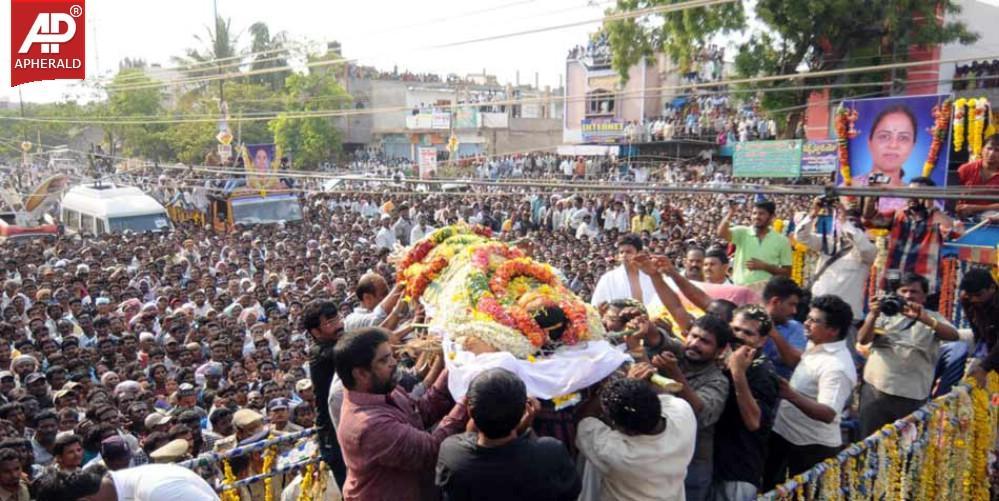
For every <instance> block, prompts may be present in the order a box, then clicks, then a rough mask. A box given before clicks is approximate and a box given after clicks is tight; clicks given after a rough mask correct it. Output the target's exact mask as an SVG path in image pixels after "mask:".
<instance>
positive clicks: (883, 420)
mask: <svg viewBox="0 0 999 501" xmlns="http://www.w3.org/2000/svg"><path fill="white" fill-rule="evenodd" d="M928 289H929V282H928V280H927V279H926V278H925V277H923V276H921V275H917V274H915V273H904V274H903V275H902V278H901V279H900V280H899V281H898V285H897V287H896V289H895V291H894V292H888V293H884V292H883V293H881V294H880V295H878V297H875V298H874V299H872V300H871V303H870V312H869V313H868V314H867V319H866V320H865V321H864V324H863V325H862V326H861V327H860V331H859V332H858V335H857V342H858V343H859V344H861V345H866V344H870V345H871V346H870V356H869V358H868V359H867V364H866V366H865V367H864V384H863V386H862V388H861V390H860V431H861V434H862V435H863V436H865V437H866V436H868V435H870V434H871V433H873V432H875V431H877V430H878V429H880V428H881V427H882V426H884V425H885V424H887V423H891V422H894V421H895V420H896V419H899V418H902V417H904V416H906V415H908V414H911V413H912V412H914V411H915V410H916V409H918V408H919V407H921V406H922V405H923V404H924V403H926V399H927V398H929V395H930V390H931V389H932V387H933V374H934V370H935V368H936V365H937V358H939V356H940V342H941V341H954V340H957V339H958V335H957V329H955V328H954V326H953V325H951V324H950V322H948V321H947V319H945V318H944V317H943V316H942V315H940V314H939V313H937V312H935V311H931V310H929V309H927V308H926V307H925V305H926V296H927V294H928V293H929V290H928Z"/></svg>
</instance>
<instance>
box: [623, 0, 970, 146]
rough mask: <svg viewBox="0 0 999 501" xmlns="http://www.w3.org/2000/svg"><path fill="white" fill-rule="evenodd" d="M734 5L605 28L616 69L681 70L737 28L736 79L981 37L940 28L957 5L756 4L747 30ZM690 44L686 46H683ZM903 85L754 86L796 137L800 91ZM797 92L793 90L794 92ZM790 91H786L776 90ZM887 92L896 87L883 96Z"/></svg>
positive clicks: (881, 58)
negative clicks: (646, 60)
mask: <svg viewBox="0 0 999 501" xmlns="http://www.w3.org/2000/svg"><path fill="white" fill-rule="evenodd" d="M665 3H675V2H673V1H672V0H619V2H618V7H617V10H632V9H634V8H643V7H650V6H655V5H661V4H665ZM737 5H738V4H726V5H724V6H716V7H707V8H698V9H689V11H688V10H685V11H680V12H673V13H667V14H664V15H661V16H658V18H659V22H658V23H656V22H649V23H640V22H639V23H634V22H630V21H617V22H611V23H608V25H607V27H606V29H607V31H608V33H609V37H610V42H611V51H612V53H613V55H614V60H613V63H614V68H615V69H616V70H617V71H619V72H621V73H622V74H626V72H627V68H628V66H630V65H631V64H634V62H637V61H638V60H639V59H638V58H640V57H648V56H649V55H650V54H652V53H655V52H656V51H663V52H665V53H667V54H669V55H670V56H671V57H673V58H674V60H676V61H678V62H680V63H681V66H683V64H684V63H688V64H689V62H690V61H691V55H692V54H693V53H694V52H695V51H699V50H700V49H701V48H703V47H704V45H705V44H706V43H709V42H710V41H712V40H714V39H715V37H716V36H718V35H719V34H721V33H725V32H727V31H731V30H733V29H739V27H737V26H735V23H736V21H738V22H739V23H741V24H742V26H741V31H743V32H746V34H748V35H749V36H748V40H747V41H746V42H745V43H742V44H740V45H739V46H738V53H737V55H736V58H735V70H736V73H737V75H738V76H739V77H758V76H765V75H788V74H795V73H801V72H804V71H825V70H835V69H841V68H850V67H860V66H874V65H879V64H885V63H891V62H904V61H906V60H907V59H908V54H909V50H910V48H911V47H929V46H933V45H937V44H945V43H952V42H960V43H962V44H969V43H973V42H974V41H975V40H977V38H978V35H977V34H975V33H972V32H970V31H969V30H968V28H967V26H965V25H964V24H963V23H961V22H955V21H941V22H939V23H937V22H933V20H936V19H938V16H937V14H938V9H939V10H940V11H941V12H942V13H945V14H947V15H946V16H944V19H949V18H952V17H953V14H956V13H958V12H960V7H959V5H958V3H957V2H956V0H942V1H938V0H894V1H892V2H871V1H869V0H796V1H786V0H757V1H756V2H755V4H753V5H754V12H753V13H754V17H755V19H756V21H757V22H755V23H748V24H747V23H746V22H745V20H744V18H742V17H740V16H737V15H736V14H737V10H738V9H741V6H737ZM684 43H687V46H683V45H682V44H684ZM904 78H905V72H904V71H901V70H896V71H894V72H892V71H883V72H877V71H874V72H865V73H862V74H852V75H838V76H831V77H823V78H804V77H802V78H798V79H788V80H780V81H775V82H768V83H765V82H759V83H753V84H752V87H755V88H763V89H765V92H763V93H762V94H761V101H762V105H763V107H764V109H766V110H768V111H770V112H771V115H773V116H774V117H775V118H776V119H778V123H781V124H782V125H783V127H782V130H783V135H784V136H785V137H789V136H790V135H791V134H793V132H794V130H795V129H796V127H797V125H798V123H799V122H800V121H801V117H802V116H803V113H804V107H805V105H806V103H807V101H808V97H809V95H810V94H811V92H812V91H810V90H807V89H796V88H797V87H801V86H816V85H818V86H821V85H829V84H832V83H844V84H849V83H865V82H879V81H888V80H892V81H895V82H896V83H897V82H898V81H901V80H902V79H904ZM792 88H795V89H792ZM781 89H787V90H781ZM877 90H878V88H877V87H874V88H872V87H870V86H856V87H854V88H845V89H843V90H836V91H834V97H840V96H849V95H856V94H859V93H866V94H870V93H871V92H872V91H877ZM881 90H882V91H883V92H884V93H890V92H891V91H892V90H893V86H886V87H884V88H882V89H881Z"/></svg>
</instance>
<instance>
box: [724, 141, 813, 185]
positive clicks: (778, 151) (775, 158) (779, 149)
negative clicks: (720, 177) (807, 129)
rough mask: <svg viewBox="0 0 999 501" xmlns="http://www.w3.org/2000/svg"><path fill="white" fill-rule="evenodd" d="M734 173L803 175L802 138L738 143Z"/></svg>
mask: <svg viewBox="0 0 999 501" xmlns="http://www.w3.org/2000/svg"><path fill="white" fill-rule="evenodd" d="M732 175H733V176H737V177H798V176H799V175H801V140H800V139H791V140H786V141H748V142H742V143H738V144H736V145H735V157H734V159H733V161H732Z"/></svg>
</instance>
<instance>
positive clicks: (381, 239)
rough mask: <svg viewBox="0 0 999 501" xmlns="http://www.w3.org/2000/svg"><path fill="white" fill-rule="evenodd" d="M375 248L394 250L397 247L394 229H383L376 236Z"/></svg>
mask: <svg viewBox="0 0 999 501" xmlns="http://www.w3.org/2000/svg"><path fill="white" fill-rule="evenodd" d="M375 247H378V248H380V249H392V248H393V247H395V232H394V231H392V228H381V229H379V230H378V233H377V234H376V235H375Z"/></svg>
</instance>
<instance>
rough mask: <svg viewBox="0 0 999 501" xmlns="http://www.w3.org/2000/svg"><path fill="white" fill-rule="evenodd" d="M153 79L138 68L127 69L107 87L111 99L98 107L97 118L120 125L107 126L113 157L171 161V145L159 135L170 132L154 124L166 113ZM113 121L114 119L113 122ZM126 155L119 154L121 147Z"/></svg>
mask: <svg viewBox="0 0 999 501" xmlns="http://www.w3.org/2000/svg"><path fill="white" fill-rule="evenodd" d="M151 82H152V79H151V78H149V76H148V75H146V73H145V71H143V70H142V69H139V68H126V69H123V70H121V71H119V72H118V74H117V75H115V77H114V79H113V80H112V82H111V84H110V85H109V86H108V99H107V101H106V102H105V103H104V104H103V106H100V107H98V111H97V118H111V120H112V121H117V122H119V123H115V124H110V125H105V127H104V131H105V135H106V136H105V137H106V141H107V143H108V145H109V149H108V150H106V151H108V152H109V153H110V154H111V155H117V154H118V153H124V154H126V155H134V156H144V157H147V158H151V159H155V160H161V161H165V160H170V159H171V156H172V155H171V152H170V149H169V145H168V144H164V143H163V142H162V141H161V140H160V137H159V135H160V134H161V133H163V131H165V130H166V129H167V127H166V125H164V124H159V123H144V122H150V121H155V120H156V119H157V118H160V117H161V115H162V113H163V107H162V97H163V96H162V93H161V91H160V88H159V87H157V86H153V85H149V84H150V83H151ZM112 117H113V118H112ZM119 143H120V144H121V146H122V149H123V150H124V151H121V152H119V151H117V147H118V144H119Z"/></svg>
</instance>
